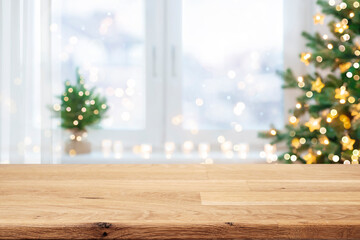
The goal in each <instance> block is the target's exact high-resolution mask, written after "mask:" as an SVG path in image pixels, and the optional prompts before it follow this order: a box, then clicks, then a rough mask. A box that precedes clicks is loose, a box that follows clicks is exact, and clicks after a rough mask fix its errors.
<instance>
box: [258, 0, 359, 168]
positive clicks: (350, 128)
mask: <svg viewBox="0 0 360 240" xmlns="http://www.w3.org/2000/svg"><path fill="white" fill-rule="evenodd" d="M317 4H318V5H320V7H321V8H322V12H323V13H324V14H326V15H329V16H333V19H334V20H333V21H331V22H330V23H329V28H330V30H331V32H332V35H333V36H328V35H320V34H319V33H316V34H314V35H311V34H309V33H306V32H304V33H303V36H304V37H305V38H306V39H307V40H308V43H307V47H309V49H311V52H306V53H301V62H303V63H304V64H305V65H309V64H313V65H314V66H315V67H316V68H317V69H319V70H318V71H315V72H314V73H313V74H307V75H305V76H294V74H293V72H292V71H291V70H290V69H288V70H287V71H286V72H284V73H282V75H283V78H284V81H285V85H284V87H285V88H300V89H301V90H302V92H303V94H302V95H301V96H299V97H298V98H297V101H298V102H297V104H296V106H295V108H294V109H293V110H291V111H290V113H291V116H290V118H289V124H287V125H286V126H285V130H283V131H280V130H278V129H275V128H272V129H270V131H268V132H263V133H260V136H261V137H265V138H271V139H273V141H272V144H274V143H278V142H285V143H286V145H287V148H288V151H287V152H285V153H283V154H282V155H280V156H279V160H280V161H283V162H285V163H292V162H296V161H299V162H302V163H307V164H313V163H345V164H346V163H353V164H357V163H358V158H359V148H360V102H359V98H360V81H359V79H360V72H359V69H360V68H359V66H360V65H359V61H360V59H359V58H360V57H359V56H360V3H359V1H358V0H356V1H355V0H344V1H341V2H337V1H335V0H330V1H329V2H327V1H323V0H318V1H317ZM324 17H325V15H323V14H320V13H319V14H316V15H315V16H314V23H315V24H323V21H324ZM325 72H327V74H324V73H325Z"/></svg>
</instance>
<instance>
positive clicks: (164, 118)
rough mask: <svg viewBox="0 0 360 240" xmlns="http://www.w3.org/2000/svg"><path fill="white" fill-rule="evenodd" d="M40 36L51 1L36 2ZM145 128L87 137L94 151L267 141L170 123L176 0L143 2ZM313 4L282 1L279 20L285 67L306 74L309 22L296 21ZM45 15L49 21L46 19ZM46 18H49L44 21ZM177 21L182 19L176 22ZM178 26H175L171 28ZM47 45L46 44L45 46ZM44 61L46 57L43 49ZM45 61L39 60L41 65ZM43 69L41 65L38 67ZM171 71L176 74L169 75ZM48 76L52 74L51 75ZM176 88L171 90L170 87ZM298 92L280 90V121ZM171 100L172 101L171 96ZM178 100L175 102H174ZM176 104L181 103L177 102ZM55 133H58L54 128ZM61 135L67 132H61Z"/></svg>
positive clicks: (176, 83)
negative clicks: (302, 57) (303, 56)
mask: <svg viewBox="0 0 360 240" xmlns="http://www.w3.org/2000/svg"><path fill="white" fill-rule="evenodd" d="M41 1H42V6H43V9H48V11H43V12H42V18H45V21H43V23H44V24H43V28H45V29H46V30H43V31H44V32H47V33H45V34H43V35H44V36H43V40H44V41H45V42H46V41H47V40H48V41H50V36H49V37H48V38H49V39H47V37H46V35H47V34H48V35H49V34H50V32H49V31H48V26H49V24H50V23H51V21H50V19H51V10H50V9H51V1H52V0H41ZM145 3H146V34H145V35H146V41H145V42H146V47H145V49H146V64H145V65H146V77H145V81H146V106H145V111H146V114H145V115H146V127H145V129H144V130H118V129H89V131H90V134H89V137H88V140H89V141H90V142H91V143H92V144H93V146H94V149H95V150H101V142H99V139H109V140H112V141H116V140H120V141H122V143H123V145H124V147H125V148H131V147H132V146H133V145H138V144H142V143H147V144H151V145H152V146H153V148H155V149H161V148H162V147H163V144H164V143H165V142H169V141H170V142H175V143H176V144H178V145H180V144H182V143H183V142H184V141H186V140H191V141H193V142H194V143H195V144H199V143H203V142H206V143H210V144H212V145H213V146H217V145H218V144H217V142H216V139H217V136H219V135H224V136H225V137H226V139H228V140H230V141H232V142H234V143H247V144H249V145H250V146H252V148H253V149H256V150H257V151H258V150H262V149H263V146H264V144H266V143H268V141H267V140H263V139H259V138H258V137H257V134H258V131H257V130H248V131H242V132H240V133H236V132H235V131H233V130H230V131H223V130H203V131H201V130H199V133H198V134H196V135H193V134H191V133H190V131H187V130H182V129H180V128H179V127H176V126H174V125H173V124H172V123H171V118H172V117H173V116H175V115H178V114H181V108H178V107H174V106H176V105H179V104H180V103H181V98H182V96H181V90H180V89H181V66H180V63H181V44H179V41H178V40H179V39H181V38H180V37H181V34H180V29H181V28H180V27H181V23H180V22H179V19H181V17H179V14H181V12H180V11H179V9H181V0H173V1H167V0H146V1H145ZM314 9H315V8H314V3H312V2H311V1H306V2H304V1H302V0H293V1H291V3H290V2H289V1H284V2H283V19H284V36H283V37H284V41H283V43H284V69H286V68H287V67H291V68H293V69H294V70H295V72H296V73H299V74H304V73H306V71H307V70H306V69H305V66H303V65H301V64H300V63H299V60H298V54H299V52H301V50H302V49H304V46H305V42H304V40H303V39H301V38H300V37H299V36H300V33H301V32H302V31H303V30H304V29H305V30H308V31H309V30H312V28H313V26H312V23H311V22H310V21H306V20H304V21H298V19H311V16H312V14H313V12H314ZM46 18H48V20H46ZM49 18H50V19H49ZM180 21H181V20H180ZM174 26H177V27H174ZM46 46H47V45H46V44H45V47H46ZM43 53H44V55H43V57H44V59H46V57H48V56H47V55H46V51H43ZM44 65H46V64H44V63H43V66H44ZM42 69H45V68H42ZM43 71H45V73H43V74H42V76H43V78H45V77H47V76H49V75H51V77H53V72H51V73H50V74H49V73H46V69H45V70H43ZM174 73H175V75H174ZM52 79H53V78H52ZM174 90H175V91H174ZM297 93H298V90H292V89H291V90H288V89H285V90H284V93H283V99H284V104H283V110H284V118H285V119H284V122H285V123H286V122H287V121H288V116H289V114H288V111H289V109H291V108H292V107H293V106H294V105H295V103H296V99H295V96H296V94H297ZM174 99H175V100H174ZM176 101H177V103H176ZM179 102H180V103H179ZM55 131H58V130H56V129H55ZM60 132H61V135H62V139H64V138H65V137H66V136H67V134H66V133H65V130H61V131H60Z"/></svg>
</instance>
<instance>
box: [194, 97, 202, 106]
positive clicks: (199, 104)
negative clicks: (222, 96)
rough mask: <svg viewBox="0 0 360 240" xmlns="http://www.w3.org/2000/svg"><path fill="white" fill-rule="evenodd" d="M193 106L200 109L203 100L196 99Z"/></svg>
mask: <svg viewBox="0 0 360 240" xmlns="http://www.w3.org/2000/svg"><path fill="white" fill-rule="evenodd" d="M195 104H196V105H197V106H199V107H201V106H202V105H203V104H204V100H202V99H201V98H197V99H196V100H195Z"/></svg>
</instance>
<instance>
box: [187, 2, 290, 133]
mask: <svg viewBox="0 0 360 240" xmlns="http://www.w3.org/2000/svg"><path fill="white" fill-rule="evenodd" d="M282 15H283V9H282V0H274V1H268V0H256V1H247V0H225V1H224V0H183V1H182V42H183V46H182V47H183V62H182V64H183V100H182V105H183V116H184V126H183V127H184V128H186V129H191V128H198V129H231V128H235V130H237V131H241V130H242V129H244V130H246V129H266V128H268V127H269V125H270V123H275V124H276V125H277V126H281V125H282V121H283V112H282V109H283V107H282V105H283V104H282V91H281V84H282V82H281V81H282V80H281V79H280V78H279V77H278V76H277V75H276V73H275V72H276V70H279V69H281V68H282V59H283V53H282V52H283V41H282V39H283V23H282Z"/></svg>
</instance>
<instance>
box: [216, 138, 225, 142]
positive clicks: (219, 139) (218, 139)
mask: <svg viewBox="0 0 360 240" xmlns="http://www.w3.org/2000/svg"><path fill="white" fill-rule="evenodd" d="M217 141H218V143H224V142H225V137H224V136H218V137H217Z"/></svg>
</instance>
